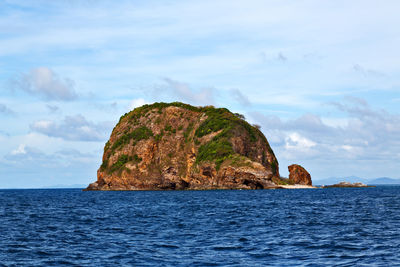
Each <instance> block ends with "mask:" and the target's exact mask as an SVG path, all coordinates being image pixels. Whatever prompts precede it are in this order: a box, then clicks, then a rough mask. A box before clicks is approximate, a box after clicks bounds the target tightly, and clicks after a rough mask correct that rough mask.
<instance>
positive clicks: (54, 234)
mask: <svg viewBox="0 0 400 267" xmlns="http://www.w3.org/2000/svg"><path fill="white" fill-rule="evenodd" d="M398 207H400V187H396V186H393V187H377V188H368V189H359V190H352V189H333V190H329V189H328V190H307V191H305V190H264V191H235V190H233V191H223V190H222V191H168V192H159V191H150V192H82V191H81V190H0V236H1V237H2V238H1V239H0V262H1V264H0V266H1V265H5V266H10V265H31V266H44V265H45V266H47V265H48V266H62V265H72V266H74V265H75V266H83V265H84V266H99V265H108V266H112V265H140V266H156V265H164V266H176V265H187V266H189V265H190V266H191V265H195V266H225V265H231V266H264V265H269V266H274V265H275V266H292V265H299V264H301V265H304V266H321V265H332V266H335V265H337V266H354V265H380V266H394V265H399V264H400V256H399V255H400V254H399V253H398V251H400V230H399V229H400V209H399V208H398Z"/></svg>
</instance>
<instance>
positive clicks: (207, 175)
mask: <svg viewBox="0 0 400 267" xmlns="http://www.w3.org/2000/svg"><path fill="white" fill-rule="evenodd" d="M274 177H275V178H276V177H278V178H279V177H280V176H279V166H278V161H277V160H276V158H275V155H274V153H273V151H272V149H271V147H270V146H269V144H268V141H267V139H266V138H265V136H264V135H263V134H262V132H261V131H260V130H259V129H258V128H257V127H254V126H252V125H250V124H248V123H247V122H246V121H245V120H244V117H243V116H242V115H240V114H233V113H231V112H230V111H229V110H227V109H225V108H214V107H212V106H207V107H193V106H190V105H187V104H183V103H179V102H174V103H154V104H152V105H144V106H142V107H139V108H136V109H135V110H133V111H131V112H129V113H127V114H125V115H124V116H122V117H121V119H120V121H119V122H118V124H117V125H116V126H115V128H114V129H113V131H112V134H111V136H110V139H109V141H108V142H107V143H106V145H105V147H104V154H103V163H102V164H101V166H100V168H99V170H98V171H97V181H96V182H94V183H92V184H90V185H89V186H88V188H87V190H168V189H171V190H173V189H178V190H180V189H262V188H275V187H277V186H276V184H275V183H273V182H272V178H274Z"/></svg>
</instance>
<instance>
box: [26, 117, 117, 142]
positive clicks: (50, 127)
mask: <svg viewBox="0 0 400 267" xmlns="http://www.w3.org/2000/svg"><path fill="white" fill-rule="evenodd" d="M30 128H31V130H33V131H35V132H39V133H42V134H45V135H47V136H51V137H60V138H62V139H64V140H70V141H104V140H105V139H106V138H107V135H108V134H109V132H110V131H111V129H112V125H111V123H110V122H102V123H93V122H90V121H88V120H86V118H85V117H83V116H82V115H79V114H78V115H75V116H66V117H65V118H64V120H62V121H61V122H59V123H57V122H56V121H51V120H39V121H36V122H34V123H32V124H31V125H30Z"/></svg>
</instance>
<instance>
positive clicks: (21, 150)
mask: <svg viewBox="0 0 400 267" xmlns="http://www.w3.org/2000/svg"><path fill="white" fill-rule="evenodd" d="M19 154H26V149H25V145H24V144H20V145H19V146H18V148H16V149H15V150H13V151H11V155H19Z"/></svg>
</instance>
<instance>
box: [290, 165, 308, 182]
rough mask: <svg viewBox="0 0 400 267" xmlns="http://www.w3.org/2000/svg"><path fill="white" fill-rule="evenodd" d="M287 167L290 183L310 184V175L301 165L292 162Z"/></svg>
mask: <svg viewBox="0 0 400 267" xmlns="http://www.w3.org/2000/svg"><path fill="white" fill-rule="evenodd" d="M288 169H289V181H290V183H291V184H301V185H312V181H311V175H310V174H309V173H308V171H306V170H305V169H304V168H303V167H302V166H300V165H297V164H293V165H290V166H289V167H288Z"/></svg>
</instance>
